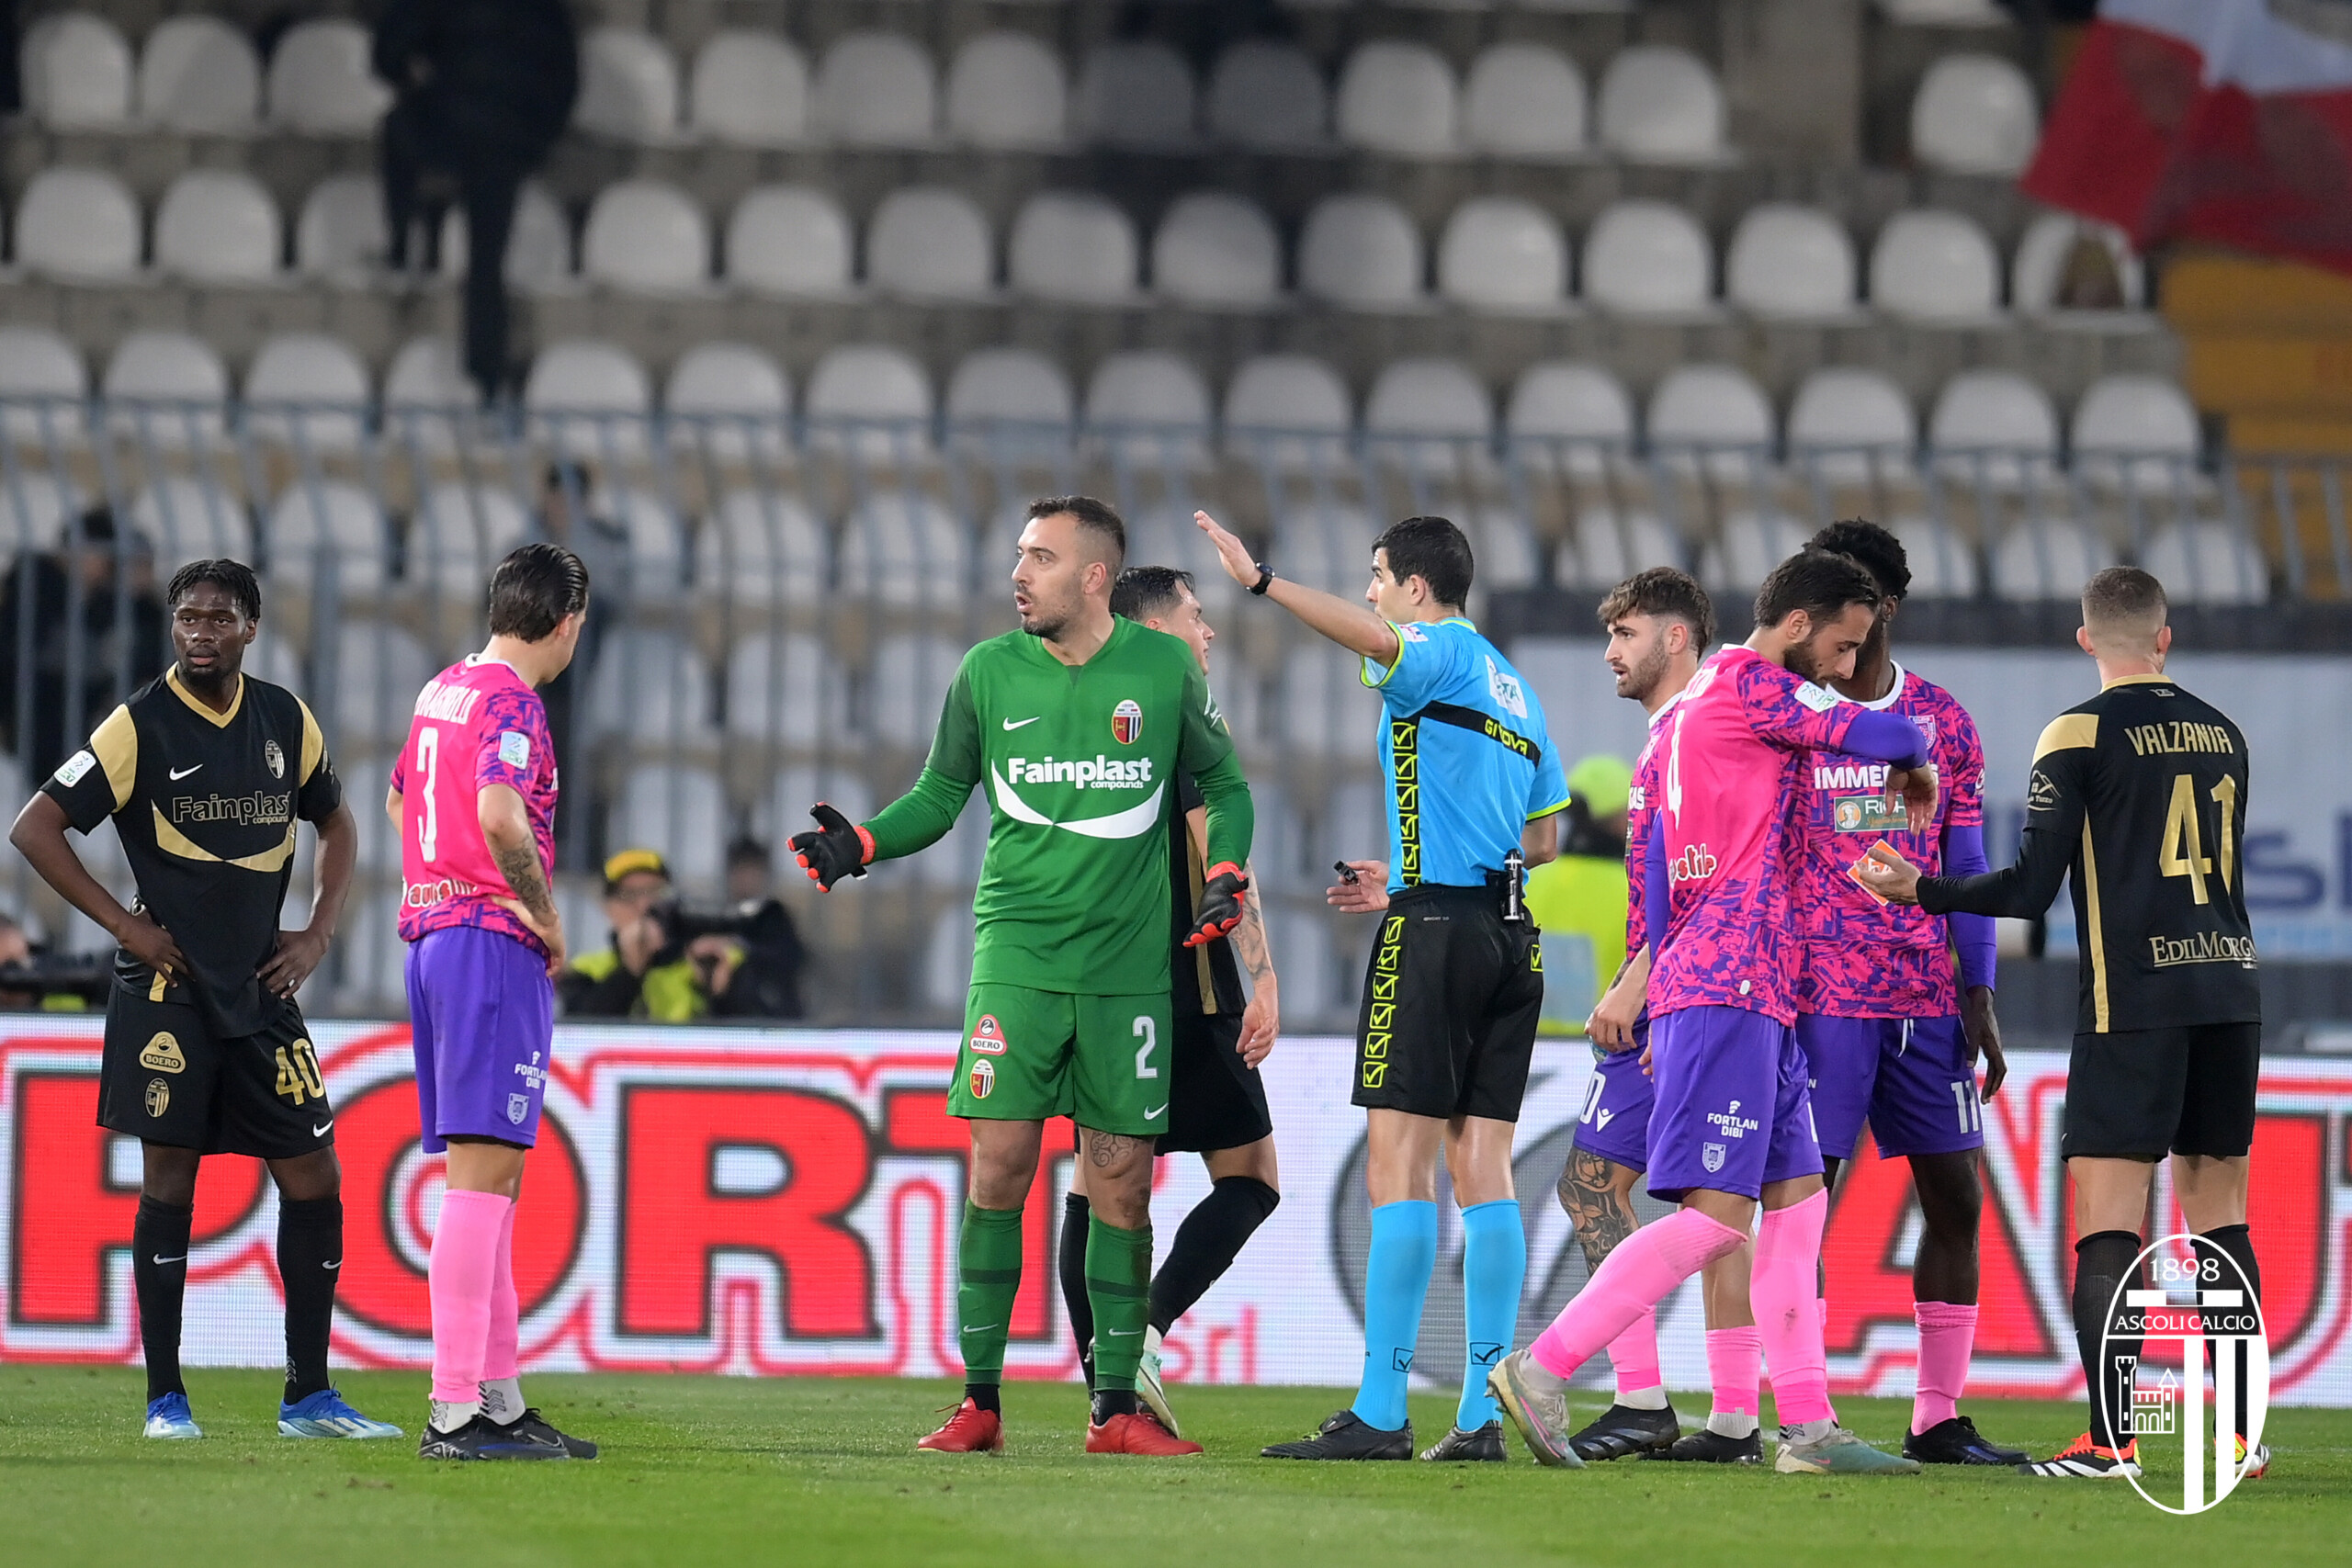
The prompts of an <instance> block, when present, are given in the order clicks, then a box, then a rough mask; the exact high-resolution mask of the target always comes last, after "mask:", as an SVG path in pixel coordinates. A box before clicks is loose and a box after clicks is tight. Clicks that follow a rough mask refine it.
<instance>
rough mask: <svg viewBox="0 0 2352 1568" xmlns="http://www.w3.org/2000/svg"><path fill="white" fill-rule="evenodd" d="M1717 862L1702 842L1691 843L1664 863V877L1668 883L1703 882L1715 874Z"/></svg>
mask: <svg viewBox="0 0 2352 1568" xmlns="http://www.w3.org/2000/svg"><path fill="white" fill-rule="evenodd" d="M1717 864H1718V862H1717V861H1716V859H1715V857H1714V856H1713V855H1711V854H1709V853H1708V852H1707V846H1706V845H1704V844H1692V845H1691V846H1690V847H1689V848H1688V849H1686V850H1684V851H1683V852H1681V853H1680V854H1679V855H1677V856H1675V857H1674V858H1673V859H1672V860H1670V861H1668V862H1667V863H1666V879H1667V881H1668V882H1669V883H1682V882H1704V881H1706V880H1707V878H1709V877H1711V876H1713V875H1714V874H1715V867H1716V865H1717Z"/></svg>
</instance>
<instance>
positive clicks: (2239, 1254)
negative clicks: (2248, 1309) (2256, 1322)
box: [2196, 1225, 2262, 1438]
mask: <svg viewBox="0 0 2352 1568" xmlns="http://www.w3.org/2000/svg"><path fill="white" fill-rule="evenodd" d="M2196 1245H2197V1250H2198V1251H2199V1252H2200V1253H2202V1252H2205V1251H2207V1250H2209V1249H2210V1250H2211V1251H2214V1252H2218V1253H2221V1254H2222V1256H2224V1257H2226V1258H2229V1259H2230V1260H2231V1261H2232V1262H2233V1263H2235V1264H2236V1265H2237V1266H2238V1268H2237V1273H2235V1274H2233V1273H2232V1272H2231V1271H2230V1270H2229V1269H2222V1272H2221V1278H2220V1279H2219V1280H2216V1281H2215V1284H2216V1285H2218V1286H2219V1287H2220V1288H2221V1289H2222V1290H2225V1291H2234V1290H2236V1289H2238V1277H2239V1275H2244V1276H2245V1288H2246V1289H2247V1290H2250V1291H2252V1292H2254V1299H2255V1302H2256V1303H2257V1304H2258V1303H2260V1302H2261V1300H2262V1265H2261V1263H2260V1262H2258V1261H2257V1260H2256V1258H2255V1256H2254V1232H2252V1231H2251V1230H2248V1229H2247V1228H2246V1227H2245V1226H2244V1225H2223V1226H2222V1227H2221V1228H2220V1229H2219V1230H2210V1231H2207V1232H2205V1233H2204V1234H2202V1235H2199V1237H2198V1238H2197V1244H2196ZM2224 1310H2226V1309H2224ZM2214 1350H2215V1345H2214V1342H2213V1341H2212V1340H2211V1339H2208V1340H2207V1341H2206V1342H2205V1362H2206V1364H2207V1365H2208V1366H2211V1364H2212V1361H2213V1354H2214ZM2235 1354H2236V1359H2237V1380H2238V1398H2237V1409H2236V1411H2235V1412H2234V1413H2233V1414H2234V1415H2235V1416H2237V1426H2236V1427H2235V1431H2236V1433H2237V1435H2238V1436H2239V1437H2241V1438H2243V1437H2245V1424H2246V1409H2245V1399H2246V1386H2245V1377H2246V1371H2247V1368H2246V1362H2245V1346H2243V1345H2241V1346H2239V1347H2237V1348H2236V1352H2235Z"/></svg>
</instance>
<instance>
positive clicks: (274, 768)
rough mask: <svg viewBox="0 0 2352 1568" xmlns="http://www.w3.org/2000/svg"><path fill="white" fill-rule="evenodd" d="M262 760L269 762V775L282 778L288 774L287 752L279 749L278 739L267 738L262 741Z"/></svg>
mask: <svg viewBox="0 0 2352 1568" xmlns="http://www.w3.org/2000/svg"><path fill="white" fill-rule="evenodd" d="M261 760H262V761H265V762H267V763H268V764H269V776H270V777H271V778H274V779H282V778H284V777H285V776H286V753H285V752H284V751H282V750H279V749H278V745H277V741H275V740H265V741H263V742H262V744H261Z"/></svg>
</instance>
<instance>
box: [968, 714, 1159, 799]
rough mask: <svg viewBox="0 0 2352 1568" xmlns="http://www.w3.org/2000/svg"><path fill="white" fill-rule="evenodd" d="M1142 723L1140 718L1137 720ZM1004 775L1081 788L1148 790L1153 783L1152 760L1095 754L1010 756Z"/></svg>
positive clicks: (1023, 781) (1015, 780)
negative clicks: (1129, 759)
mask: <svg viewBox="0 0 2352 1568" xmlns="http://www.w3.org/2000/svg"><path fill="white" fill-rule="evenodd" d="M1136 722H1137V724H1138V725H1140V724H1141V722H1142V721H1141V719H1140V718H1138V719H1137V721H1136ZM1004 772H1005V777H1006V778H1008V779H1009V780H1011V781H1012V783H1014V784H1074V785H1076V786H1077V787H1078V788H1080V789H1148V788H1149V787H1150V786H1151V759H1150V758H1148V757H1138V758H1136V760H1135V761H1121V760H1120V759H1118V758H1115V757H1105V756H1103V755H1101V754H1100V753H1097V754H1096V755H1095V756H1093V757H1091V758H1088V757H1078V758H1069V757H1065V758H1063V759H1062V760H1061V761H1055V760H1054V759H1053V758H1051V757H1042V758H1039V759H1038V760H1036V761H1030V760H1029V759H1028V758H1026V757H1011V758H1007V759H1006V761H1005V764H1004Z"/></svg>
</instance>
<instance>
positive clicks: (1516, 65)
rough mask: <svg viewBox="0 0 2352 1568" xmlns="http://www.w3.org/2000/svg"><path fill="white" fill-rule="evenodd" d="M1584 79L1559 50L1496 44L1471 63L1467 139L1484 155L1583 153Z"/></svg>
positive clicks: (1464, 109)
mask: <svg viewBox="0 0 2352 1568" xmlns="http://www.w3.org/2000/svg"><path fill="white" fill-rule="evenodd" d="M1584 126H1585V89H1584V76H1583V74H1582V73H1580V72H1578V71H1577V67H1576V62H1574V61H1572V60H1570V59H1569V58H1568V57H1567V56H1566V55H1565V54H1562V53H1561V52H1560V51H1558V50H1555V49H1547V48H1545V47H1544V45H1542V44H1538V43H1498V44H1496V45H1494V46H1493V47H1492V48H1490V49H1488V50H1487V51H1485V52H1484V53H1482V54H1480V55H1479V56H1478V58H1477V59H1476V60H1474V61H1472V62H1470V79H1469V82H1468V84H1467V86H1466V89H1465V91H1464V99H1463V106H1462V131H1463V140H1464V141H1467V142H1468V143H1469V144H1470V146H1471V147H1473V148H1474V149H1476V151H1478V152H1498V153H1501V154H1503V155H1504V156H1506V157H1513V158H1561V157H1567V156H1569V155H1571V154H1574V153H1577V152H1583V151H1584V145H1585V130H1584Z"/></svg>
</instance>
